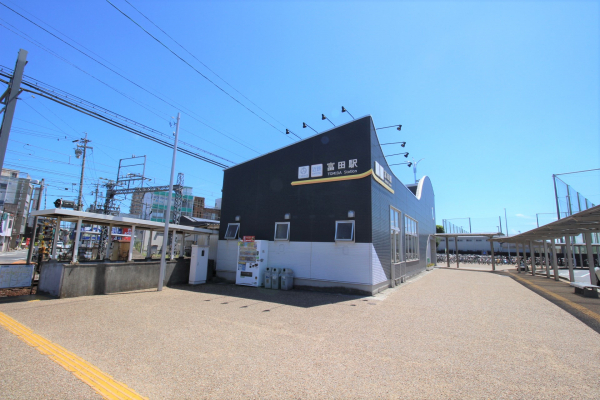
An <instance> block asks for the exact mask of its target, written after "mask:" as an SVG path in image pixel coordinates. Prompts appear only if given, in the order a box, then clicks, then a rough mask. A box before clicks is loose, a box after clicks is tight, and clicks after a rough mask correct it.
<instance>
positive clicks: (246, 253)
mask: <svg viewBox="0 0 600 400" xmlns="http://www.w3.org/2000/svg"><path fill="white" fill-rule="evenodd" d="M268 260H269V241H268V240H254V238H252V237H248V236H244V241H240V242H238V261H237V271H236V273H235V283H236V284H237V285H244V286H254V287H259V286H263V285H264V274H265V269H266V268H267V263H268Z"/></svg>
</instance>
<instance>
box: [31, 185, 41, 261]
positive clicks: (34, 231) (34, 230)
mask: <svg viewBox="0 0 600 400" xmlns="http://www.w3.org/2000/svg"><path fill="white" fill-rule="evenodd" d="M42 194H44V179H42V182H41V183H40V191H39V194H38V199H37V205H36V211H38V210H39V209H40V206H41V205H42ZM37 224H38V216H37V215H36V216H35V217H33V229H32V236H31V241H30V242H29V251H28V252H27V264H31V257H32V256H33V245H34V242H35V235H36V233H37Z"/></svg>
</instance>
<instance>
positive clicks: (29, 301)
mask: <svg viewBox="0 0 600 400" xmlns="http://www.w3.org/2000/svg"><path fill="white" fill-rule="evenodd" d="M32 301H40V299H36V300H28V301H27V302H28V303H31V302H32Z"/></svg>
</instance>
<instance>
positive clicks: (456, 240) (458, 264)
mask: <svg viewBox="0 0 600 400" xmlns="http://www.w3.org/2000/svg"><path fill="white" fill-rule="evenodd" d="M454 248H455V249H456V268H460V262H459V261H458V236H456V237H455V238H454Z"/></svg>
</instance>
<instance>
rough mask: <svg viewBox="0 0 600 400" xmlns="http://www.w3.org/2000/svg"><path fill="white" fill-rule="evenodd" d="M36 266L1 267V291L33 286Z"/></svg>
mask: <svg viewBox="0 0 600 400" xmlns="http://www.w3.org/2000/svg"><path fill="white" fill-rule="evenodd" d="M34 268H35V264H31V265H24V264H13V265H0V289H8V288H19V287H29V286H31V278H32V277H33V269H34Z"/></svg>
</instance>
